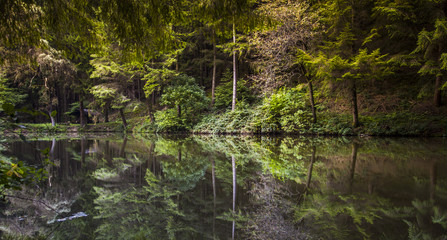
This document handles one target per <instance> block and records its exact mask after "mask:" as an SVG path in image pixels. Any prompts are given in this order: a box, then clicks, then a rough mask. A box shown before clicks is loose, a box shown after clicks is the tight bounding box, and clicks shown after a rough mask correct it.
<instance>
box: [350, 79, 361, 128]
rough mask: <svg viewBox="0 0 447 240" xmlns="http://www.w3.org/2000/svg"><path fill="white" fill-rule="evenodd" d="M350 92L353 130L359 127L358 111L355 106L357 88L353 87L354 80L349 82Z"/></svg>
mask: <svg viewBox="0 0 447 240" xmlns="http://www.w3.org/2000/svg"><path fill="white" fill-rule="evenodd" d="M350 81H351V83H350V85H351V86H350V91H351V107H352V126H353V127H354V128H356V127H358V126H359V110H358V106H357V87H356V85H355V80H354V79H351V80H350Z"/></svg>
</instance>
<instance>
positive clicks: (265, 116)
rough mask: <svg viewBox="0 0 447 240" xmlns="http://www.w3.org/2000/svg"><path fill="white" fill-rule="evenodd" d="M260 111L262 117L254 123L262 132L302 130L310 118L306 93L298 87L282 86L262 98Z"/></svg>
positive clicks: (308, 124)
mask: <svg viewBox="0 0 447 240" xmlns="http://www.w3.org/2000/svg"><path fill="white" fill-rule="evenodd" d="M261 111H262V114H261V116H262V118H261V119H258V120H257V123H256V124H257V125H258V126H259V127H261V129H262V131H264V132H276V131H285V132H303V131H304V130H305V128H308V127H309V126H310V123H311V118H312V114H311V112H310V107H308V106H307V105H306V93H305V92H304V91H303V90H299V89H284V88H283V89H280V90H278V91H277V92H275V93H274V94H272V95H271V96H270V97H267V98H264V101H263V103H262V106H261Z"/></svg>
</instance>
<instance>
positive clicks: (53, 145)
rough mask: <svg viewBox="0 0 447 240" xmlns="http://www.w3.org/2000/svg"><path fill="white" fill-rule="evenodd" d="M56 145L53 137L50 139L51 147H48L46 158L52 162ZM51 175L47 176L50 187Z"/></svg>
mask: <svg viewBox="0 0 447 240" xmlns="http://www.w3.org/2000/svg"><path fill="white" fill-rule="evenodd" d="M55 147H56V139H55V138H53V140H52V141H51V148H50V152H49V154H48V158H49V160H50V162H54V148H55ZM52 177H53V176H52V175H51V174H50V176H49V177H48V185H49V186H50V187H51V178H52Z"/></svg>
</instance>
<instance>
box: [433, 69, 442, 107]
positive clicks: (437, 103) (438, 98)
mask: <svg viewBox="0 0 447 240" xmlns="http://www.w3.org/2000/svg"><path fill="white" fill-rule="evenodd" d="M441 87H442V75H438V76H436V81H435V95H434V98H433V102H434V104H435V106H436V107H440V106H441V104H442V97H441V96H442V91H441Z"/></svg>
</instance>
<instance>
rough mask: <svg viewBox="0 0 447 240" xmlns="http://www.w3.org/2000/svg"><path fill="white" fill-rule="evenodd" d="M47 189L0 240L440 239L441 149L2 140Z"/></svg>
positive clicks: (410, 144) (444, 183) (29, 201)
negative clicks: (41, 175)
mask: <svg viewBox="0 0 447 240" xmlns="http://www.w3.org/2000/svg"><path fill="white" fill-rule="evenodd" d="M6 146H7V147H6V150H5V151H4V152H3V154H4V155H5V156H9V157H12V158H17V159H18V160H22V161H24V162H27V163H28V164H33V165H39V164H41V163H42V162H43V161H44V160H43V159H44V158H45V156H42V154H41V150H42V149H45V148H47V149H48V150H49V154H48V158H49V160H50V161H51V162H52V163H53V164H52V165H48V166H45V168H46V170H47V172H48V178H47V179H46V180H45V181H44V183H42V184H41V185H39V186H26V187H24V188H23V189H22V190H21V191H19V192H14V193H12V195H13V197H10V198H8V200H9V202H8V203H2V204H1V211H2V214H1V215H0V217H1V218H0V220H1V231H2V232H8V233H11V234H13V235H27V236H31V237H33V236H34V237H41V238H50V239H412V238H413V239H447V171H446V170H447V139H446V138H427V139H425V138H371V137H363V138H345V137H333V138H324V137H269V136H262V137H261V136H242V137H241V136H238V137H236V136H212V135H205V136H168V135H149V134H148V135H141V134H140V135H133V136H132V135H127V136H124V135H113V134H104V135H85V136H77V135H75V136H70V137H68V136H55V137H52V136H45V137H40V138H35V139H34V138H30V139H28V142H23V141H20V140H10V141H8V143H7V144H6Z"/></svg>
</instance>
